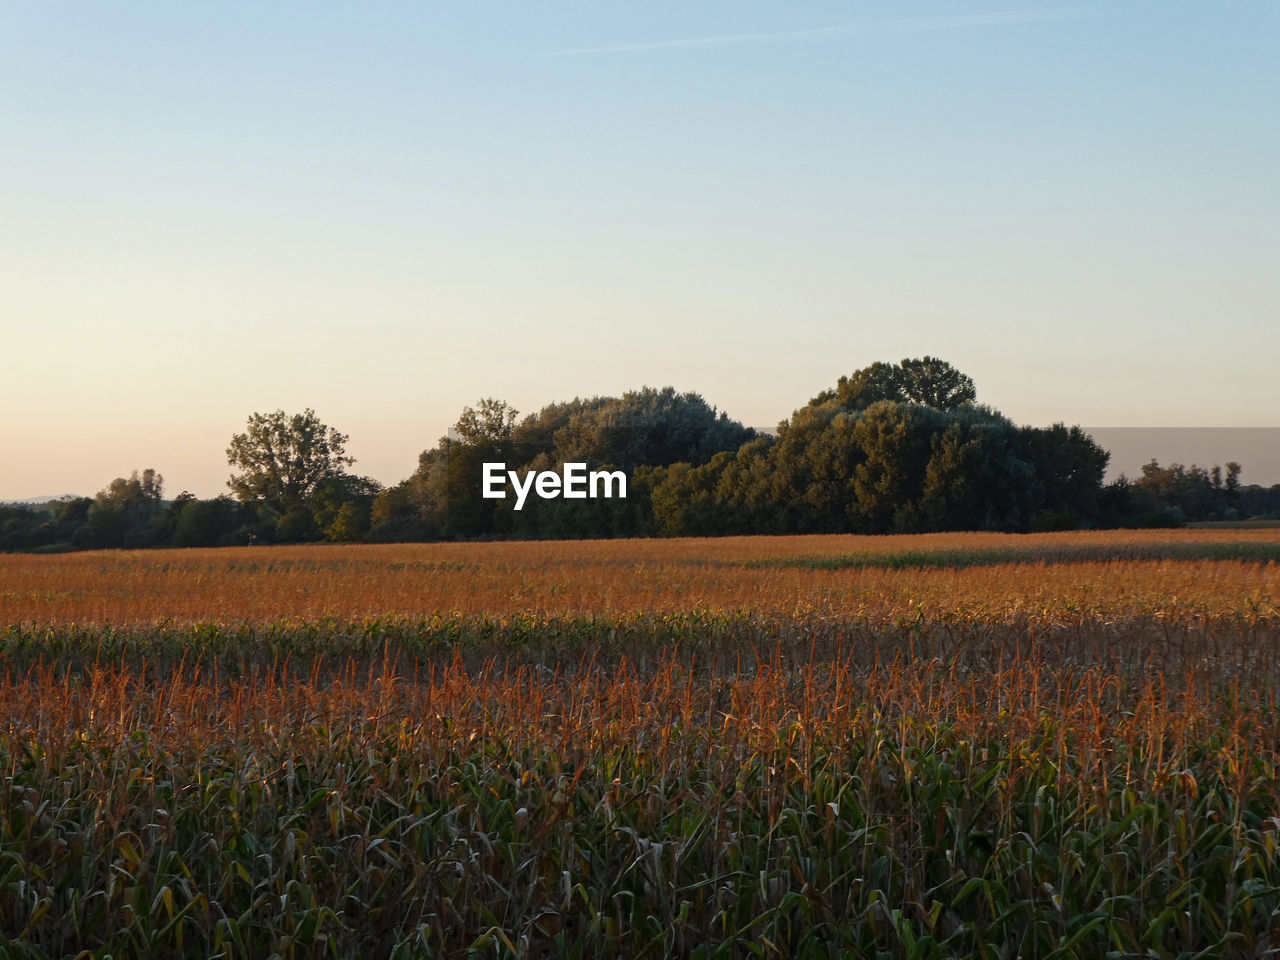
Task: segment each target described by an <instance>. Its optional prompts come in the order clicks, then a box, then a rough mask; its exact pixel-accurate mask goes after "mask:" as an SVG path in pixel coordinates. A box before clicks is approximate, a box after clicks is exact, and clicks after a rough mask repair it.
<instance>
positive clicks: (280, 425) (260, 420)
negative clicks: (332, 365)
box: [227, 407, 355, 515]
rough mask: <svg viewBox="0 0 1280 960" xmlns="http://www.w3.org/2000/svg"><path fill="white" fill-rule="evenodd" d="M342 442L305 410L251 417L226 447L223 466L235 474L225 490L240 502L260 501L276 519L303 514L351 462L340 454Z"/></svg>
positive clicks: (339, 437) (252, 415)
mask: <svg viewBox="0 0 1280 960" xmlns="http://www.w3.org/2000/svg"><path fill="white" fill-rule="evenodd" d="M346 442H347V437H346V435H345V434H342V433H339V432H338V431H337V430H335V429H334V428H333V427H328V426H325V425H324V424H323V423H321V422H320V420H319V418H318V417H317V416H316V413H315V411H314V410H312V409H311V408H309V407H308V408H307V409H306V410H304V411H303V412H302V413H295V414H292V415H289V414H286V413H285V412H284V411H283V410H276V411H275V412H274V413H254V414H251V415H250V417H249V422H248V427H247V429H246V431H245V432H244V433H237V434H234V435H233V436H232V437H231V445H230V446H228V447H227V462H228V463H229V464H230V465H231V467H232V469H233V470H235V471H237V472H235V473H233V474H232V476H231V479H230V480H228V481H227V486H229V487H230V488H231V490H232V492H234V493H235V495H236V496H237V497H238V498H239V499H240V500H241V501H246V502H247V501H252V500H257V501H261V502H263V503H265V504H266V505H267V506H269V507H270V508H272V509H273V510H275V511H276V512H277V513H280V514H282V515H283V514H287V513H289V511H291V510H299V509H303V508H305V507H306V506H307V504H308V501H309V500H310V498H311V496H312V495H313V494H314V493H315V491H316V489H317V487H318V486H319V485H320V484H321V483H323V482H324V481H326V480H329V479H332V478H334V477H338V476H341V475H342V474H343V473H344V470H345V468H346V467H347V466H349V465H350V464H352V463H354V462H355V461H354V460H353V459H352V458H351V457H348V456H346V455H345V454H346V446H345V445H346Z"/></svg>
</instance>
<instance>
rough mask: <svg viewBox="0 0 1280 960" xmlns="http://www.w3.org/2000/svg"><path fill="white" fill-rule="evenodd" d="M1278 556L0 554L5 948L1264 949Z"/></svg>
mask: <svg viewBox="0 0 1280 960" xmlns="http://www.w3.org/2000/svg"><path fill="white" fill-rule="evenodd" d="M1277 559H1280V531H1276V530H1204V531H1192V532H1186V531H1176V532H1171V531H1159V532H1150V533H1131V532H1129V533H1115V532H1104V533H1074V534H1046V535H1036V536H1002V535H977V534H973V535H938V536H920V537H893V538H859V537H788V538H737V539H724V540H683V541H682V540H673V541H608V542H582V543H545V542H540V543H492V544H483V543H481V544H437V545H403V546H348V547H337V546H333V547H296V548H285V547H280V548H252V549H247V548H246V549H223V550H209V551H204V550H191V551H146V552H100V553H86V554H71V555H65V556H30V555H5V556H0V777H2V778H3V783H0V957H5V958H43V957H76V956H83V957H105V956H112V957H191V956H198V957H226V958H254V960H258V958H268V957H288V958H304V957H316V958H320V957H338V958H346V957H386V958H411V957H414V958H416V957H485V958H488V957H493V958H525V957H530V958H532V957H582V958H594V957H654V958H663V957H689V958H713V957H726V958H727V957H779V958H791V957H795V958H837V957H847V958H863V957H867V958H876V957H888V958H948V957H984V958H993V960H994V958H1012V957H1061V958H1066V957H1081V958H1094V957H1157V958H1191V957H1241V958H1245V957H1250V958H1251V957H1262V956H1268V955H1275V954H1280V851H1278V849H1277V848H1278V845H1280V711H1278V709H1277V708H1278V704H1277V697H1276V693H1275V691H1276V689H1277V686H1278V684H1280V650H1278V646H1280V564H1277V563H1275V560H1277Z"/></svg>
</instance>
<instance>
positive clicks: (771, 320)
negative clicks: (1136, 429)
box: [0, 0, 1280, 498]
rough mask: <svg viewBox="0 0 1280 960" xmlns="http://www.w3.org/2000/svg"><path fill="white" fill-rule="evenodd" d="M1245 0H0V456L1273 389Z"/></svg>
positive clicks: (1104, 421) (183, 471)
mask: <svg viewBox="0 0 1280 960" xmlns="http://www.w3.org/2000/svg"><path fill="white" fill-rule="evenodd" d="M1278 44H1280V4H1276V3H1274V2H1271V0H1266V2H1262V0H1259V2H1253V3H1248V2H1237V3H1232V2H1228V3H1210V2H1203V3H1185V2H1163V3H1158V4H1157V3H1152V2H1126V0H1118V2H1106V3H1097V4H1094V5H1083V4H1079V3H1063V2H1052V0H1049V2H1040V3H1038V4H1037V5H1035V6H1030V5H1028V6H1017V5H1014V4H1004V5H1001V4H999V3H994V2H993V3H983V2H972V3H971V2H950V3H946V2H903V0H898V2H893V3H890V2H845V3H837V2H788V3H768V4H765V3H759V2H753V0H747V2H737V3H734V4H724V3H689V2H687V0H685V2H678V3H677V2H670V3H665V2H664V3H650V2H646V3H643V4H642V3H637V2H628V3H616V2H607V0H591V2H570V3H552V4H529V3H521V4H507V3H502V4H499V3H484V2H482V3H447V4H446V3H430V4H429V3H424V2H412V3H410V2H404V3H375V2H371V3H358V4H357V3H341V4H338V3H323V2H307V3H301V2H299V3H284V2H273V3H270V4H261V3H231V2H220V3H213V4H203V3H174V2H172V0H164V2H154V3H141V2H133V3H129V2H122V3H113V4H102V3H60V2H48V3H14V4H5V5H3V6H2V7H0V351H3V353H2V354H0V355H2V356H3V368H2V370H0V498H20V497H28V496H39V495H51V494H61V493H65V492H75V493H92V492H94V491H95V490H98V489H100V488H101V487H103V486H105V485H106V483H107V482H108V481H109V480H110V479H111V478H112V477H115V476H119V475H122V474H123V475H127V474H128V472H129V471H130V470H134V469H140V468H143V467H155V468H156V469H158V470H159V471H160V472H161V473H163V474H164V475H165V477H166V479H167V483H166V492H167V493H168V494H169V495H173V494H176V493H177V492H179V491H180V490H182V489H184V488H185V489H189V490H191V491H192V492H194V493H197V494H199V495H203V496H210V495H214V494H217V493H220V492H225V486H224V483H225V480H226V477H227V467H226V458H225V454H224V451H225V449H226V446H227V442H228V440H229V438H230V436H231V434H232V433H233V432H235V431H237V430H240V429H243V427H244V423H245V420H246V418H247V417H248V415H249V414H250V413H251V412H253V411H269V410H274V409H277V408H284V409H285V410H288V411H296V410H301V409H302V408H303V407H307V406H310V407H313V408H315V410H316V411H317V413H318V414H319V416H320V417H321V419H323V420H324V421H326V422H327V423H330V424H332V425H333V426H336V427H338V428H339V429H340V430H343V431H344V432H346V433H348V434H350V436H351V442H350V444H349V452H350V453H352V454H353V455H354V456H356V457H357V458H358V462H357V464H356V466H355V469H356V470H358V471H360V472H362V473H366V474H368V475H371V476H373V477H375V478H376V479H378V480H381V481H383V482H384V483H394V482H396V481H398V480H400V479H403V478H404V477H405V476H407V475H408V474H409V473H410V472H411V471H412V470H413V468H414V466H415V464H416V460H417V455H418V453H419V452H420V451H421V450H422V449H423V448H425V447H429V446H432V445H434V443H435V441H436V439H437V438H438V437H439V436H440V435H441V434H443V433H444V432H445V430H446V429H447V427H448V426H449V425H450V424H451V423H452V422H453V421H454V420H455V419H456V418H457V415H458V413H459V411H460V410H461V408H462V407H463V406H464V405H465V404H469V403H474V402H475V401H476V400H478V399H479V398H480V397H483V396H496V397H499V398H503V399H506V400H507V401H509V402H510V403H512V404H513V405H514V406H516V407H517V408H518V409H519V410H521V411H522V412H531V411H533V410H536V409H537V408H538V407H540V406H542V405H543V404H545V403H548V402H551V401H554V400H564V399H569V398H572V397H573V396H575V395H583V396H586V395H593V394H599V393H609V394H616V393H620V392H622V391H623V390H626V389H631V388H637V387H640V386H642V385H651V386H664V385H667V384H671V385H674V386H676V387H677V388H679V389H681V390H696V391H698V392H700V393H701V394H702V395H703V396H705V397H706V398H707V399H708V401H710V402H711V403H713V404H715V405H717V406H718V407H720V408H721V409H723V410H726V411H728V412H729V413H730V414H731V415H732V416H734V417H736V418H738V419H740V420H743V421H745V422H746V423H748V424H753V425H763V426H771V425H773V424H775V423H777V421H778V420H780V419H782V418H783V417H786V416H787V415H788V414H789V413H790V412H791V411H792V410H793V409H795V408H796V407H798V406H800V405H802V404H803V403H804V402H805V401H806V400H807V399H808V398H809V397H811V396H812V395H813V394H815V393H816V392H818V391H819V390H820V389H822V388H824V387H827V386H830V385H831V384H832V383H834V381H835V380H836V378H837V377H839V376H840V375H841V374H843V373H847V372H849V371H851V370H853V369H855V368H857V367H861V366H865V365H866V364H869V363H871V362H873V361H875V360H899V359H901V358H903V357H905V356H919V355H923V354H926V353H927V354H933V355H935V356H941V357H943V358H944V359H947V360H949V361H950V362H952V363H953V364H955V365H956V366H958V367H959V368H960V369H962V370H964V371H965V372H966V373H968V374H970V375H971V376H972V377H973V378H974V379H975V380H976V382H977V385H978V393H979V399H980V400H982V401H984V402H987V403H990V404H992V405H994V406H996V407H997V408H999V409H1000V410H1002V411H1003V412H1004V413H1006V414H1007V415H1009V416H1010V417H1012V418H1013V419H1014V420H1016V421H1018V422H1021V423H1033V424H1045V423H1049V422H1053V421H1056V420H1064V421H1066V422H1068V423H1082V424H1087V425H1093V426H1113V425H1114V426H1140V425H1162V426H1185V427H1190V426H1276V425H1280V416H1278V415H1277V414H1278V412H1280V377H1277V376H1276V372H1275V371H1276V368H1277V361H1278V360H1280V69H1277V66H1276V59H1275V58H1276V50H1277V46H1278Z"/></svg>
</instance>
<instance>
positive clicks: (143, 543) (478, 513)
mask: <svg viewBox="0 0 1280 960" xmlns="http://www.w3.org/2000/svg"><path fill="white" fill-rule="evenodd" d="M347 440H348V437H347V436H346V435H344V434H342V433H340V432H339V431H338V430H336V429H334V428H333V427H330V426H327V425H326V424H324V423H322V422H321V421H320V420H319V418H318V417H317V416H316V414H315V412H314V411H313V410H310V409H307V410H305V411H304V412H302V413H298V414H287V413H285V412H284V411H283V410H277V411H275V412H273V413H266V414H263V413H254V414H253V415H251V416H250V417H249V419H248V422H247V424H246V429H245V430H244V432H242V433H237V434H235V435H233V436H232V438H231V441H230V444H229V445H228V447H227V451H226V452H227V462H228V464H229V466H230V467H231V468H232V474H231V477H230V479H229V480H228V487H229V488H230V491H231V492H230V494H225V495H223V496H220V497H216V498H213V499H199V498H197V497H195V496H193V495H191V494H190V493H186V492H183V493H181V494H179V495H178V496H176V497H174V498H173V499H171V500H170V499H165V497H164V492H163V477H162V476H161V475H160V474H158V473H157V472H156V471H155V470H153V469H146V470H143V471H141V472H135V473H134V474H133V475H132V476H130V477H128V478H123V477H121V478H117V479H115V480H113V481H111V483H110V484H108V485H107V487H105V488H104V489H103V490H101V491H99V492H98V494H97V495H96V496H94V497H77V498H67V499H63V500H58V501H53V502H51V503H48V504H44V505H39V506H29V505H8V506H0V549H3V550H63V549H88V548H104V547H126V548H139V547H156V546H175V547H187V546H221V545H233V544H250V543H290V542H292V543H297V542H313V541H322V540H328V541H333V542H358V541H376V542H395V541H413V540H441V539H450V540H452V539H483V538H530V539H533V538H579V537H632V536H718V535H726V534H750V533H773V534H785V533H837V532H851V533H916V532H926V531H938V530H1002V531H1040V530H1063V529H1074V528H1082V527H1125V526H1177V525H1179V524H1182V523H1187V522H1195V521H1209V520H1220V521H1231V520H1239V519H1245V518H1252V517H1261V518H1272V519H1276V518H1280V485H1276V486H1273V487H1270V488H1264V487H1259V486H1245V485H1242V484H1241V483H1240V480H1239V477H1240V466H1239V464H1237V463H1228V464H1227V465H1226V468H1225V471H1224V470H1223V469H1222V468H1220V467H1217V466H1214V467H1212V468H1209V469H1204V468H1201V467H1198V466H1194V465H1193V466H1191V467H1184V466H1183V465H1181V464H1173V465H1172V466H1170V467H1161V466H1160V465H1159V464H1158V463H1156V462H1155V461H1154V460H1153V461H1151V462H1150V463H1148V464H1147V465H1145V466H1144V467H1143V468H1142V473H1141V476H1139V477H1137V478H1134V479H1132V480H1131V479H1129V478H1125V477H1122V478H1120V479H1119V480H1116V481H1114V482H1112V483H1104V482H1103V476H1104V472H1105V470H1106V466H1107V461H1108V454H1107V453H1106V451H1105V450H1103V449H1102V448H1101V447H1099V446H1098V444H1097V443H1096V442H1094V441H1093V439H1092V438H1090V437H1089V436H1088V435H1087V434H1085V433H1084V432H1083V431H1082V430H1081V429H1080V428H1079V427H1074V426H1073V427H1067V426H1065V425H1064V424H1061V423H1059V424H1055V425H1053V426H1050V427H1027V426H1018V425H1015V424H1014V423H1013V422H1012V421H1010V420H1009V419H1008V418H1007V417H1005V416H1003V415H1002V414H1000V413H999V412H998V411H996V410H994V409H992V408H991V407H989V406H986V405H983V404H979V403H978V402H977V391H976V389H975V386H974V383H973V380H972V379H971V378H970V377H968V376H966V375H965V374H963V373H961V372H960V371H958V370H956V369H955V368H954V367H952V366H951V365H950V364H948V363H946V362H944V361H942V360H938V359H936V358H933V357H924V358H920V359H905V360H903V361H901V362H900V363H874V364H872V365H871V366H869V367H865V368H863V369H861V370H857V371H855V372H854V373H852V374H851V375H849V376H847V377H841V378H840V380H839V381H838V382H837V383H836V384H835V385H834V386H833V387H832V388H830V389H827V390H823V391H822V392H820V393H819V394H818V395H817V396H815V397H813V398H812V399H811V400H810V401H809V402H808V403H807V404H805V405H804V406H803V407H801V408H799V409H798V410H796V411H795V412H794V413H793V414H792V415H791V416H790V417H789V418H788V419H786V420H784V421H783V422H782V423H781V424H779V425H778V428H777V431H776V433H775V434H766V433H761V432H757V431H755V430H752V429H750V428H748V427H745V426H744V425H743V424H741V423H739V422H738V421H735V420H732V419H730V418H729V417H728V416H727V415H726V414H725V413H723V412H720V411H717V410H716V409H715V408H714V407H712V406H710V405H709V404H708V403H707V402H706V401H705V400H704V399H703V398H702V397H701V396H699V395H698V394H696V393H678V392H676V391H675V390H674V389H673V388H670V387H667V388H664V389H653V388H648V387H646V388H644V389H641V390H636V391H631V392H628V393H624V394H623V395H622V396H620V397H593V398H590V399H585V400H584V399H574V400H571V401H568V402H563V403H553V404H550V405H548V406H546V407H543V408H542V409H541V410H539V411H538V412H537V413H534V414H530V415H528V416H525V417H523V418H521V417H520V416H519V414H518V412H517V411H516V410H514V409H512V408H511V407H510V406H509V405H508V404H506V403H505V402H503V401H501V400H495V399H484V400H481V401H480V402H479V403H477V404H476V405H475V406H474V407H465V408H464V409H463V411H462V414H461V416H460V417H459V418H458V421H457V422H456V423H455V425H454V427H453V428H452V429H451V430H450V432H449V434H448V435H446V436H444V437H441V438H440V440H439V442H438V443H437V444H436V445H435V446H434V447H431V448H429V449H427V450H424V451H423V452H422V454H421V455H420V456H419V458H418V466H417V469H416V470H415V471H414V472H413V474H412V475H411V476H409V477H408V478H407V479H405V480H404V481H402V482H400V483H398V484H395V485H394V486H390V487H383V486H382V485H380V484H379V483H378V482H376V481H375V480H373V479H371V478H369V477H363V476H360V475H358V474H355V473H351V472H349V471H348V468H349V467H351V466H352V465H353V464H354V460H353V459H352V458H351V457H349V456H347V454H346V443H347ZM494 461H501V462H503V463H505V464H506V465H507V467H508V469H512V470H516V471H517V472H519V473H521V474H523V473H525V472H528V471H541V470H552V469H556V468H557V467H559V466H560V465H562V464H564V463H566V462H585V463H588V464H590V465H591V467H592V468H607V469H620V470H623V471H625V472H626V473H627V474H628V475H629V477H630V478H631V481H630V485H629V491H628V496H627V498H626V499H610V500H573V501H568V500H562V499H561V500H534V499H531V500H530V501H528V502H527V503H526V504H525V506H524V508H523V509H522V510H519V511H517V510H515V509H514V507H513V501H512V499H511V498H507V499H505V500H493V499H485V498H484V497H482V496H481V491H480V479H481V473H482V464H484V463H485V462H494Z"/></svg>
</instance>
